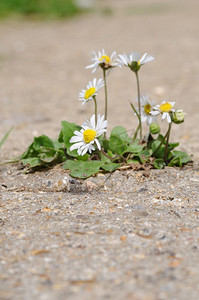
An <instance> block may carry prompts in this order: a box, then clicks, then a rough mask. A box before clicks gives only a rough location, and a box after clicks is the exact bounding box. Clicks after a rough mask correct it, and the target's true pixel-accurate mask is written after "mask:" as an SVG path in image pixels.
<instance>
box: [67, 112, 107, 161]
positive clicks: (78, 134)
mask: <svg viewBox="0 0 199 300" xmlns="http://www.w3.org/2000/svg"><path fill="white" fill-rule="evenodd" d="M107 125H108V122H107V121H106V120H104V116H100V114H99V115H98V117H97V124H95V115H92V117H91V118H90V121H88V120H87V121H86V122H84V123H83V125H82V129H81V130H80V131H77V130H76V131H75V132H74V134H75V135H74V136H73V137H72V138H71V139H70V143H74V144H73V145H72V146H71V147H70V150H71V151H72V150H74V149H77V153H78V154H79V155H82V156H83V155H84V154H85V153H86V152H89V153H91V152H92V151H93V150H95V147H94V145H96V146H97V148H98V149H99V150H101V145H100V142H99V140H98V139H97V138H98V137H99V136H100V135H102V134H103V133H104V132H106V127H107Z"/></svg>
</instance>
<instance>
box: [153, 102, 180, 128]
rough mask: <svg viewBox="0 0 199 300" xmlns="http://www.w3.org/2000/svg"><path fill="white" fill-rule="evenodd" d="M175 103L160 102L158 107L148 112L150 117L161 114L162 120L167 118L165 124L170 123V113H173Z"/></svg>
mask: <svg viewBox="0 0 199 300" xmlns="http://www.w3.org/2000/svg"><path fill="white" fill-rule="evenodd" d="M174 104H175V102H165V101H164V102H162V103H161V104H160V105H156V106H154V107H153V110H152V111H151V112H150V114H151V115H152V116H157V115H159V114H162V120H164V119H165V118H167V122H168V123H171V113H172V112H174V111H175V110H174V108H173V106H174Z"/></svg>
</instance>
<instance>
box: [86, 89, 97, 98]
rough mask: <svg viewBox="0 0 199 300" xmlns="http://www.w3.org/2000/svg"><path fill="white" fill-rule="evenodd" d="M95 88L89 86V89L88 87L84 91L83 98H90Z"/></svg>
mask: <svg viewBox="0 0 199 300" xmlns="http://www.w3.org/2000/svg"><path fill="white" fill-rule="evenodd" d="M95 92H96V89H95V88H94V87H91V88H90V89H88V90H87V91H86V93H85V96H84V98H85V99H86V100H87V99H88V98H90V97H91V96H92V95H93V94H95Z"/></svg>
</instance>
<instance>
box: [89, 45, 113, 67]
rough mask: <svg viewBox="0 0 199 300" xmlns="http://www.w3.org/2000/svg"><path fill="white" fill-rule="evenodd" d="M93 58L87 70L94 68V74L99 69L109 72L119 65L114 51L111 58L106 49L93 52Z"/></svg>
mask: <svg viewBox="0 0 199 300" xmlns="http://www.w3.org/2000/svg"><path fill="white" fill-rule="evenodd" d="M92 55H93V57H92V58H91V61H92V62H93V63H92V64H90V65H88V66H86V69H91V68H93V71H92V73H94V72H95V71H96V70H97V68H98V67H101V68H102V69H105V70H108V69H111V68H113V67H116V66H117V65H118V64H117V62H116V52H115V51H114V52H113V53H112V54H111V55H110V56H109V55H108V54H107V53H106V52H105V50H104V49H102V51H98V52H97V53H96V52H95V51H92Z"/></svg>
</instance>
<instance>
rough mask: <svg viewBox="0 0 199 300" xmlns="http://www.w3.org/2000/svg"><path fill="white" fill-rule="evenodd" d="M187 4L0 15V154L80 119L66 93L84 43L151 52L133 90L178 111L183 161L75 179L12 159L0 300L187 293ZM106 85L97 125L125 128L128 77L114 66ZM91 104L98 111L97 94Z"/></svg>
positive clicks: (196, 222) (84, 59)
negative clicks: (55, 15)
mask: <svg viewBox="0 0 199 300" xmlns="http://www.w3.org/2000/svg"><path fill="white" fill-rule="evenodd" d="M198 6H199V4H198V1H196V0H190V1H188V2H187V1H185V0H182V1H177V0H175V1H171V0H169V1H166V0H161V1H147V0H142V1H133V3H132V1H127V0H123V1H111V0H107V1H106V2H105V1H99V2H98V4H97V9H96V10H95V12H94V13H91V14H87V15H82V16H79V17H75V18H72V19H70V20H67V21H43V22H41V21H33V20H26V21H24V20H23V21H22V20H4V21H1V23H0V34H1V43H0V62H1V65H0V103H1V112H0V125H1V132H0V139H1V138H2V136H3V134H4V133H5V132H6V131H8V130H9V128H10V127H12V126H14V129H13V131H12V133H11V135H10V136H9V139H8V140H7V142H6V143H5V144H4V146H3V147H2V148H1V152H0V160H1V162H4V161H5V160H7V159H11V158H14V157H16V156H19V155H20V154H22V153H23V151H25V149H26V148H27V146H28V145H29V143H31V142H32V140H33V137H34V136H38V135H40V134H46V135H48V136H50V137H51V138H56V137H57V136H58V134H59V131H60V122H61V120H67V121H71V122H76V123H78V124H81V123H82V122H83V121H84V119H85V118H89V117H90V115H91V114H92V113H93V106H92V103H88V105H84V106H82V105H81V103H80V102H79V101H78V92H79V91H80V90H81V89H82V88H84V87H85V86H86V84H87V83H88V81H89V80H91V79H92V78H93V75H92V74H91V72H90V71H89V70H86V69H85V66H86V65H88V64H89V63H90V61H89V60H90V57H91V55H90V52H91V50H93V49H94V50H99V49H101V48H105V49H106V50H107V51H108V52H112V51H114V50H116V51H117V53H123V52H126V53H129V52H130V51H131V50H135V51H139V52H141V53H144V52H148V53H150V54H152V55H154V56H155V58H156V59H155V61H154V62H151V63H150V64H147V65H145V66H143V67H142V69H141V70H140V80H141V89H142V93H143V94H148V95H150V98H152V99H154V100H155V102H156V103H159V102H161V101H163V100H165V101H168V100H169V101H176V104H175V106H176V107H178V108H180V109H183V110H184V111H185V112H186V113H187V115H186V120H185V122H184V123H183V124H181V125H176V126H173V131H172V134H171V139H172V140H173V141H179V142H180V146H179V149H181V150H185V151H187V152H188V153H189V154H191V155H192V157H193V161H194V163H193V165H188V166H186V167H184V168H165V169H164V170H150V171H134V170H127V171H116V172H114V173H112V174H102V173H100V174H98V175H97V176H96V177H91V178H88V179H87V180H85V181H81V180H77V179H74V178H71V177H70V176H69V174H68V173H67V172H66V171H64V170H63V169H62V168H61V166H57V167H54V168H52V169H49V170H45V171H42V172H35V173H29V174H24V172H23V169H21V165H20V164H13V165H1V166H0V195H1V196H0V197H1V207H0V209H1V215H0V226H1V238H0V242H1V244H0V257H1V262H0V269H1V274H0V281H1V294H0V295H1V299H6V300H8V299H20V300H21V299H25V300H27V299H41V300H43V299H44V300H45V299H48V300H49V299H50V300H51V299H83V300H84V299H133V300H166V299H172V300H174V299H176V300H179V299H180V300H181V299H182V300H187V299H189V298H190V299H192V300H197V299H198V297H199V287H198V281H199V271H198V270H199V268H198V263H199V260H198V257H199V255H198V253H199V246H198V242H199V219H198V216H199V200H198V188H199V162H198V159H199V154H198V148H199V141H198V126H197V125H198V124H197V123H198V111H199V102H198V92H199V85H198V74H199V72H198V71H199V62H198V53H199V41H198V31H199V26H198V25H199V21H198V8H199V7H198ZM95 75H96V77H99V76H101V74H100V72H99V71H97V73H96V74H95ZM108 84H109V86H108V92H109V116H108V122H109V127H108V131H109V132H110V130H111V128H112V127H113V126H115V125H121V126H124V127H126V128H127V129H128V131H129V132H132V131H133V130H134V128H135V126H136V119H135V116H134V114H133V112H132V110H131V108H130V105H129V100H131V101H134V99H135V97H136V82H135V78H134V76H133V74H131V73H130V71H129V70H128V69H125V68H123V69H119V68H118V69H114V70H113V71H112V72H111V73H110V75H109V77H108ZM98 103H99V105H98V106H99V111H100V112H101V113H103V104H104V103H103V93H100V94H99V97H98ZM161 125H162V126H163V130H164V129H165V128H166V127H165V125H166V124H165V122H162V124H161Z"/></svg>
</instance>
